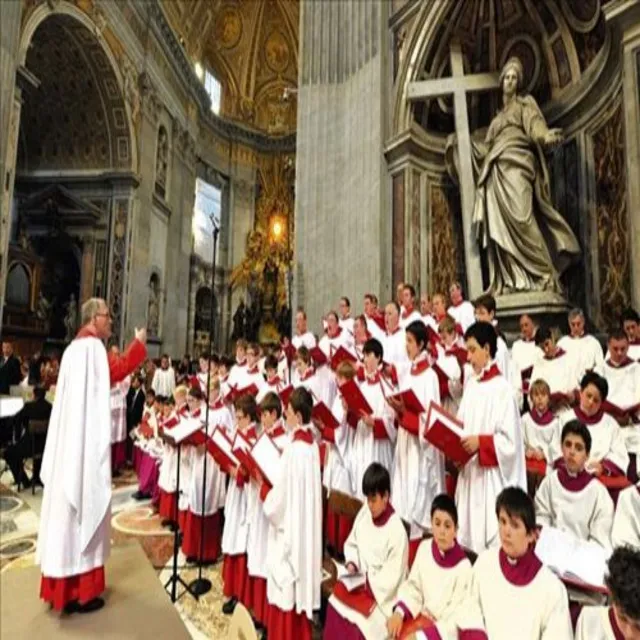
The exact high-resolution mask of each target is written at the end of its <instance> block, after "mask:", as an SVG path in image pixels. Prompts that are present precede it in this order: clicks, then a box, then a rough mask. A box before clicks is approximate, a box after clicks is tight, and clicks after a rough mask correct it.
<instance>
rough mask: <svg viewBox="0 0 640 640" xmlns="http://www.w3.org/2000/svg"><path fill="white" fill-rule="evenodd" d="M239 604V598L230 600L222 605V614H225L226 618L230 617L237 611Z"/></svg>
mask: <svg viewBox="0 0 640 640" xmlns="http://www.w3.org/2000/svg"><path fill="white" fill-rule="evenodd" d="M237 604H238V598H235V597H234V598H230V599H229V600H227V601H226V602H225V603H224V604H223V605H222V613H224V615H225V616H230V615H231V614H232V613H233V612H234V611H235V608H236V605H237Z"/></svg>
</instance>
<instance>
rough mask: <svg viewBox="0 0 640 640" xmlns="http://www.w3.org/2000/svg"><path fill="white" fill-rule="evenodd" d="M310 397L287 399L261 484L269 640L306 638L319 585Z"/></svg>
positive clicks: (318, 487)
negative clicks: (274, 462)
mask: <svg viewBox="0 0 640 640" xmlns="http://www.w3.org/2000/svg"><path fill="white" fill-rule="evenodd" d="M312 409H313V398H312V397H311V394H310V393H309V392H308V391H307V390H306V389H304V388H300V387H299V388H297V389H295V390H294V391H293V393H292V394H291V397H290V398H289V405H288V406H287V425H288V428H289V430H290V432H291V439H290V442H289V444H287V446H286V447H285V449H284V451H283V453H282V458H281V470H282V471H281V474H280V476H279V477H278V479H277V480H276V481H275V484H274V486H273V488H272V489H271V490H269V489H268V487H267V486H266V485H262V487H261V491H260V495H261V496H262V497H264V505H263V508H264V513H265V515H266V516H267V518H268V520H269V525H270V526H269V534H268V542H267V602H268V607H267V614H266V625H265V626H266V627H267V633H268V636H269V637H270V638H296V640H310V638H311V619H312V617H313V612H314V610H316V609H319V608H320V584H321V582H322V484H321V480H320V453H319V450H318V445H317V444H316V443H315V442H314V439H313V436H312V434H311V427H310V425H309V422H310V420H311V410H312Z"/></svg>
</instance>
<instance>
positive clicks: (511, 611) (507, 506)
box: [459, 487, 573, 640]
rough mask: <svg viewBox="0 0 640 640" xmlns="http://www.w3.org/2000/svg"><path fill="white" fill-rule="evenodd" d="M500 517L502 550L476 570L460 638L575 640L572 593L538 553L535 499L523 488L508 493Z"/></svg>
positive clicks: (499, 504)
mask: <svg viewBox="0 0 640 640" xmlns="http://www.w3.org/2000/svg"><path fill="white" fill-rule="evenodd" d="M495 516H496V518H497V520H498V522H499V540H500V546H499V548H498V549H488V550H487V551H484V552H483V553H481V554H480V555H479V556H478V559H477V560H476V562H475V564H474V565H473V577H472V581H471V588H470V597H469V599H468V600H467V602H466V603H465V605H463V608H464V618H465V620H464V622H463V623H462V624H461V625H460V626H461V628H462V629H463V630H464V631H463V632H461V634H460V636H459V637H460V638H467V637H468V638H474V639H478V640H480V639H482V638H485V639H487V640H488V639H490V640H513V639H514V638H518V639H519V640H520V639H521V640H572V638H573V632H572V629H571V620H570V617H569V603H568V598H567V591H566V589H565V587H564V585H563V584H562V582H560V580H559V578H557V577H556V576H555V575H554V574H553V573H552V572H551V570H550V569H548V568H547V567H545V566H543V565H542V563H541V562H540V560H538V558H537V557H536V555H535V553H534V543H535V539H536V518H535V511H534V508H533V502H532V501H531V498H529V496H528V495H527V494H526V493H525V492H524V491H523V490H522V489H520V488H518V487H507V488H506V489H504V490H503V491H502V493H501V494H500V495H499V496H498V499H497V501H496V507H495ZM471 631H475V633H473V634H472V633H471Z"/></svg>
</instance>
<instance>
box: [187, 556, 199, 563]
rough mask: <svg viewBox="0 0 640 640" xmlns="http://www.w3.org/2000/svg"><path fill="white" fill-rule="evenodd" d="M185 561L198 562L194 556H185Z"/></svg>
mask: <svg viewBox="0 0 640 640" xmlns="http://www.w3.org/2000/svg"><path fill="white" fill-rule="evenodd" d="M187 562H188V563H189V564H196V563H197V562H198V558H196V556H187Z"/></svg>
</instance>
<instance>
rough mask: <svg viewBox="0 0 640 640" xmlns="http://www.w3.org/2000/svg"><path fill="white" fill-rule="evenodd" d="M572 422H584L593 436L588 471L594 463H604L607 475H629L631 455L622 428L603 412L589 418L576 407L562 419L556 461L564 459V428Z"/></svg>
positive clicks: (556, 447) (556, 443) (557, 440)
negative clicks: (561, 440) (562, 440)
mask: <svg viewBox="0 0 640 640" xmlns="http://www.w3.org/2000/svg"><path fill="white" fill-rule="evenodd" d="M571 420H578V421H580V422H582V424H584V425H585V426H586V427H587V429H588V430H589V433H590V434H591V453H590V454H589V459H588V460H587V464H586V469H587V471H589V469H590V468H591V464H592V463H593V462H602V464H603V466H604V468H605V475H613V476H619V475H623V476H624V475H627V469H628V468H629V454H628V453H627V447H626V445H625V441H624V435H623V434H622V427H620V425H619V424H618V423H617V422H616V421H615V419H614V418H612V417H611V416H610V415H608V414H606V413H602V411H600V412H598V413H597V414H596V415H595V416H592V417H591V418H589V417H587V416H586V415H585V414H584V413H583V412H582V411H581V410H580V408H579V407H576V408H575V409H572V410H571V411H569V412H567V413H566V414H565V415H564V416H563V417H562V419H561V424H560V426H559V427H558V431H557V432H556V437H555V439H554V454H555V456H556V458H555V459H556V460H558V459H559V458H561V457H562V443H561V442H560V438H561V437H562V427H564V425H565V424H567V422H570V421H571Z"/></svg>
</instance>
